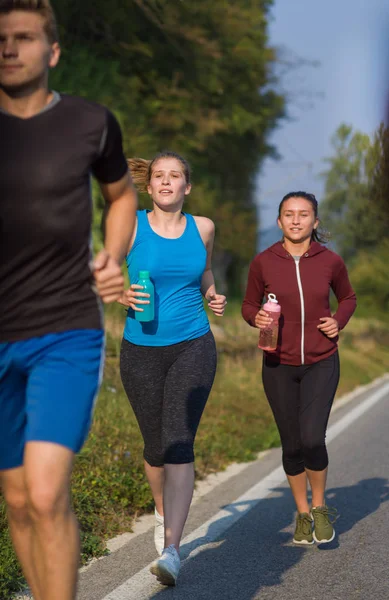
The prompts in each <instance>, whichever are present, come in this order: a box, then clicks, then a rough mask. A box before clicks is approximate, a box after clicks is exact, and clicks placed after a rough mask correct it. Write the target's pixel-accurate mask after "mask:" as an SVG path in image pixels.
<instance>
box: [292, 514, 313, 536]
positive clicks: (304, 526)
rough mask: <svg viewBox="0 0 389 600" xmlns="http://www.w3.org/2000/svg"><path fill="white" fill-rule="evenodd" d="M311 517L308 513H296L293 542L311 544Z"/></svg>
mask: <svg viewBox="0 0 389 600" xmlns="http://www.w3.org/2000/svg"><path fill="white" fill-rule="evenodd" d="M312 529H313V519H312V517H311V515H309V514H308V513H298V515H297V518H296V530H295V532H294V536H293V542H294V543H295V544H313V543H314V541H313V535H312Z"/></svg>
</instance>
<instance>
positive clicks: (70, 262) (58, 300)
mask: <svg viewBox="0 0 389 600" xmlns="http://www.w3.org/2000/svg"><path fill="white" fill-rule="evenodd" d="M126 171H127V162H126V159H125V157H124V155H123V149H122V136H121V131H120V127H119V125H118V123H117V121H116V119H115V118H114V116H113V115H112V114H111V113H110V112H109V111H108V110H107V109H106V108H104V107H102V106H99V105H98V104H94V103H92V102H88V101H86V100H84V99H81V98H76V97H72V96H60V97H57V99H56V100H55V101H54V102H53V103H52V105H51V106H49V107H48V108H46V109H45V110H43V111H42V112H41V113H39V114H37V115H35V116H34V117H32V118H30V119H20V118H18V117H15V116H13V115H10V114H7V113H5V112H2V111H0V342H12V341H18V340H23V339H28V338H31V337H36V336H41V335H45V334H47V333H55V332H60V331H69V330H74V329H99V328H101V327H102V311H101V305H100V300H99V299H98V297H97V295H96V293H95V291H94V285H93V277H92V273H91V270H90V260H91V223H92V200H91V182H90V174H91V173H92V174H93V175H94V176H95V177H96V178H97V179H98V180H99V181H100V182H102V183H113V182H115V181H118V180H119V179H121V178H122V177H123V176H124V175H125V173H126Z"/></svg>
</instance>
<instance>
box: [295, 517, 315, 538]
mask: <svg viewBox="0 0 389 600" xmlns="http://www.w3.org/2000/svg"><path fill="white" fill-rule="evenodd" d="M311 531H312V519H311V518H310V517H309V515H299V517H298V519H297V533H302V534H303V535H309V534H310V533H311Z"/></svg>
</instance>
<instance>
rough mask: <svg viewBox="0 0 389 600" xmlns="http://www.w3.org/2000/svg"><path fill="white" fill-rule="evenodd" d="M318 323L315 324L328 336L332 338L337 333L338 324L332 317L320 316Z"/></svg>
mask: <svg viewBox="0 0 389 600" xmlns="http://www.w3.org/2000/svg"><path fill="white" fill-rule="evenodd" d="M319 320H320V321H321V323H320V325H318V326H317V328H318V329H320V331H322V332H323V333H324V334H325V335H326V336H327V337H328V338H334V337H336V336H337V335H338V333H339V324H338V321H336V319H334V318H333V317H321V319H319Z"/></svg>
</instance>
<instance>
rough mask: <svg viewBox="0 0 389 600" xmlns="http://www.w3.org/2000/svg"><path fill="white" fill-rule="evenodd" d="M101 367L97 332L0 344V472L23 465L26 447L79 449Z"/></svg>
mask: <svg viewBox="0 0 389 600" xmlns="http://www.w3.org/2000/svg"><path fill="white" fill-rule="evenodd" d="M103 362H104V332H103V331H101V330H97V329H96V330H88V329H85V330H77V331H65V332H61V333H53V334H48V335H44V336H42V337H37V338H31V339H28V340H23V341H20V342H11V343H0V470H4V469H13V468H16V467H20V466H22V465H23V455H24V446H25V444H26V443H27V442H32V441H35V442H37V441H40V442H51V443H54V444H60V445H61V446H65V447H66V448H69V449H70V450H72V451H73V452H75V453H76V452H78V451H79V450H80V449H81V448H82V445H83V443H84V442H85V440H86V438H87V436H88V432H89V428H90V425H91V420H92V414H93V408H94V404H95V399H96V397H97V393H98V390H99V385H100V379H101V374H102V370H103Z"/></svg>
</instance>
